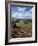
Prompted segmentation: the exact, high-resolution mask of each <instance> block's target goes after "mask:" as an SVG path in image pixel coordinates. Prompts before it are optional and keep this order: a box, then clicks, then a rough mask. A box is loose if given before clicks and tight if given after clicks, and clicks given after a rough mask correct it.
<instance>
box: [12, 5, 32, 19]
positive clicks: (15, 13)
mask: <svg viewBox="0 0 38 46" xmlns="http://www.w3.org/2000/svg"><path fill="white" fill-rule="evenodd" d="M11 17H12V18H16V19H32V7H31V6H30V7H16V6H12V7H11Z"/></svg>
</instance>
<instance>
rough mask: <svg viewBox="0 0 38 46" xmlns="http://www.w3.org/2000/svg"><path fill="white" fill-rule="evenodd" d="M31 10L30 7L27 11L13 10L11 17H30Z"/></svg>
mask: <svg viewBox="0 0 38 46" xmlns="http://www.w3.org/2000/svg"><path fill="white" fill-rule="evenodd" d="M31 11H32V9H31V10H30V11H29V12H26V13H25V12H19V13H18V12H15V13H12V17H14V18H20V19H23V18H26V19H31V18H32V14H31V13H30V12H31Z"/></svg>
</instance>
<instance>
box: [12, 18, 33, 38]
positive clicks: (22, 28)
mask: <svg viewBox="0 0 38 46" xmlns="http://www.w3.org/2000/svg"><path fill="white" fill-rule="evenodd" d="M14 23H15V24H14ZM11 28H12V29H11V31H12V35H11V36H12V38H21V37H31V36H32V20H30V19H28V20H16V21H13V22H12V27H11Z"/></svg>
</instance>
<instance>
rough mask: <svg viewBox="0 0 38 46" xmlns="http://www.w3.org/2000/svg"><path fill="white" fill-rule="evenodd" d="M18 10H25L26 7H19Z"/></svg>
mask: <svg viewBox="0 0 38 46" xmlns="http://www.w3.org/2000/svg"><path fill="white" fill-rule="evenodd" d="M17 8H18V11H24V10H25V9H26V8H25V7H17Z"/></svg>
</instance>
